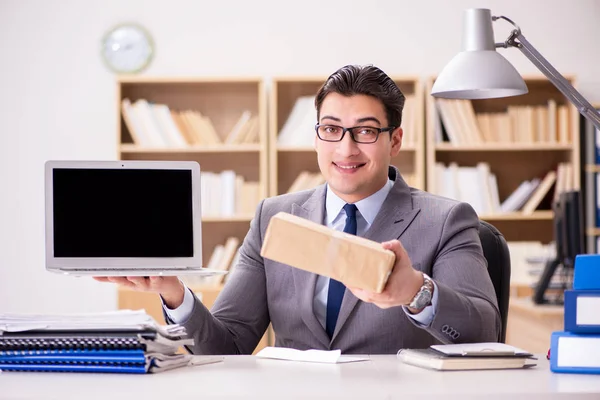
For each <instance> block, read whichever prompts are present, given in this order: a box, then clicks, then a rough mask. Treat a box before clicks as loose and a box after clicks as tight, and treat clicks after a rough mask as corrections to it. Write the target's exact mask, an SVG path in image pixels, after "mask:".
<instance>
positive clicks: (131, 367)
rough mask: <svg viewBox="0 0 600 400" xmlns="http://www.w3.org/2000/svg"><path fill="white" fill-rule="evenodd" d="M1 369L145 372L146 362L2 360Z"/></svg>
mask: <svg viewBox="0 0 600 400" xmlns="http://www.w3.org/2000/svg"><path fill="white" fill-rule="evenodd" d="M0 371H15V372H17V371H23V372H105V373H121V374H145V373H146V372H147V371H146V366H145V365H144V364H123V365H121V364H67V363H65V364H7V363H4V362H2V361H0Z"/></svg>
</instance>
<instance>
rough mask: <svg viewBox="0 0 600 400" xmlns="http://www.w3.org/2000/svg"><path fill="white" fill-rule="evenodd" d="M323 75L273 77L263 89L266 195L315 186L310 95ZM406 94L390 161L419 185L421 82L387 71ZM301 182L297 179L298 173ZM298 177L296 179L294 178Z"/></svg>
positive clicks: (422, 155) (421, 177)
mask: <svg viewBox="0 0 600 400" xmlns="http://www.w3.org/2000/svg"><path fill="white" fill-rule="evenodd" d="M326 79H327V77H326V76H299V77H275V78H273V81H272V86H271V90H270V94H269V173H270V176H269V194H270V195H271V196H275V195H279V194H283V193H287V192H288V191H289V190H290V189H291V190H301V189H306V188H309V187H314V186H317V185H318V184H320V183H322V182H323V180H322V178H321V176H320V172H319V166H318V164H317V155H316V152H315V149H314V147H313V138H314V136H315V131H314V125H315V124H316V122H317V117H316V111H315V109H314V96H315V95H316V94H317V91H318V90H319V88H320V87H321V85H322V84H323V83H324V82H325V80H326ZM392 79H394V81H395V82H396V84H397V85H398V86H399V87H400V89H401V90H402V92H403V93H404V94H405V96H407V98H410V100H409V101H408V102H407V105H406V106H405V112H404V113H403V122H402V125H403V128H404V129H405V132H404V140H403V145H402V149H401V150H400V154H399V155H398V156H397V157H395V158H394V159H393V160H392V162H393V164H394V165H396V166H397V167H398V168H399V170H400V172H401V173H402V175H403V177H404V178H405V179H406V180H407V182H408V183H409V184H410V185H412V186H415V187H417V188H420V189H424V188H425V147H424V144H425V140H424V136H425V129H424V125H423V120H424V101H423V90H422V84H421V83H422V82H421V81H420V80H419V79H418V78H415V77H398V76H392ZM303 172H304V173H305V175H306V173H309V174H310V178H309V177H308V175H306V176H304V177H305V178H306V179H305V180H304V184H302V183H299V182H300V181H301V180H302V179H301V178H302V176H301V174H302V173H303ZM299 178H300V179H299Z"/></svg>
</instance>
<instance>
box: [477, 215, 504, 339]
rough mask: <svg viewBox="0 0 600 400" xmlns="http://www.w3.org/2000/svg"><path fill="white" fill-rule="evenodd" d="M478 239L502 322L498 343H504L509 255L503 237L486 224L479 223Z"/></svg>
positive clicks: (483, 222)
mask: <svg viewBox="0 0 600 400" xmlns="http://www.w3.org/2000/svg"><path fill="white" fill-rule="evenodd" d="M479 238H480V240H481V246H482V248H483V255H484V256H485V258H486V260H487V263H488V273H489V274H490V278H491V280H492V284H493V285H494V290H495V291H496V299H497V300H498V308H499V310H500V319H501V321H502V330H501V332H500V342H502V343H504V342H505V341H506V320H507V317H508V300H509V297H510V253H509V250H508V245H507V244H506V239H504V236H503V235H502V234H501V233H500V231H498V229H496V228H495V227H494V226H493V225H491V224H490V223H488V222H485V221H479Z"/></svg>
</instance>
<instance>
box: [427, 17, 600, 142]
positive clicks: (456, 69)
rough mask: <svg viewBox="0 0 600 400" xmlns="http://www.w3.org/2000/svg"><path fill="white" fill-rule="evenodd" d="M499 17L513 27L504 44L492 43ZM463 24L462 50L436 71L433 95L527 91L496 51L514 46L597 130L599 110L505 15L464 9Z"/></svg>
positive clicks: (450, 96) (462, 96)
mask: <svg viewBox="0 0 600 400" xmlns="http://www.w3.org/2000/svg"><path fill="white" fill-rule="evenodd" d="M499 19H503V20H505V21H508V22H509V23H510V24H512V25H513V26H514V28H515V29H513V31H512V32H511V34H510V36H509V37H508V39H506V41H505V42H504V43H494V31H493V29H492V22H494V21H497V20H499ZM463 24H464V25H463V38H462V40H463V42H462V52H460V53H458V54H457V55H456V56H455V57H454V58H453V59H452V60H451V61H450V62H449V63H448V64H447V65H446V66H445V67H444V69H443V70H442V72H441V73H440V74H439V76H438V77H437V79H436V80H435V83H434V85H433V88H432V90H431V95H432V96H434V97H442V98H448V99H470V100H472V99H491V98H498V97H509V96H518V95H521V94H525V93H527V92H528V90H527V85H526V84H525V81H524V80H523V78H522V77H521V75H519V73H518V72H517V70H516V69H515V68H514V67H513V66H512V65H511V64H510V63H509V62H508V60H507V59H506V58H504V57H503V56H502V55H501V54H499V53H498V52H496V48H497V47H503V48H509V47H516V48H518V49H519V50H521V52H522V53H523V54H525V56H526V57H527V58H528V59H529V60H530V61H531V62H532V63H533V64H534V65H535V66H536V67H537V68H538V69H539V70H540V71H542V73H543V74H544V75H546V77H547V78H548V79H549V80H550V82H552V84H553V85H554V86H556V87H557V88H558V90H560V91H561V93H562V94H563V95H565V97H566V98H567V99H569V101H570V102H571V103H572V104H574V105H575V107H577V110H579V112H580V113H581V114H582V115H583V116H584V117H585V118H587V119H588V120H589V121H591V122H592V123H593V124H594V126H595V127H596V129H598V130H600V113H599V112H598V111H597V110H596V109H595V108H594V107H592V105H591V104H590V103H589V102H588V101H587V100H586V99H585V98H584V97H583V96H582V95H581V94H580V93H579V92H578V91H577V90H576V89H575V88H574V87H573V86H572V85H571V84H570V83H569V81H567V80H566V79H565V77H564V76H562V75H561V74H560V73H559V72H558V71H557V70H556V69H555V68H554V67H553V66H552V65H551V64H550V63H549V62H548V60H546V59H545V58H544V57H543V56H542V55H541V54H540V53H539V52H538V51H537V50H536V49H535V48H534V47H533V46H532V45H531V44H530V43H529V42H528V41H527V39H525V37H524V36H523V34H522V33H521V28H519V26H518V25H517V24H515V23H514V22H513V21H511V20H510V19H509V18H507V17H504V16H499V17H495V16H492V15H491V12H490V10H489V9H485V8H471V9H468V10H465V12H464V20H463Z"/></svg>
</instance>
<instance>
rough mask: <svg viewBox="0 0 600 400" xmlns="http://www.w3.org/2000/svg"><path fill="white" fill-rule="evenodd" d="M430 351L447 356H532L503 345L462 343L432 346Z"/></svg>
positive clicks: (516, 348) (521, 350)
mask: <svg viewBox="0 0 600 400" xmlns="http://www.w3.org/2000/svg"><path fill="white" fill-rule="evenodd" d="M431 348H432V349H434V350H436V351H439V352H440V353H444V354H445V355H447V356H471V357H475V356H486V357H491V356H505V357H506V356H516V357H527V356H531V355H532V354H531V353H529V352H527V351H525V350H523V349H519V348H518V347H514V346H510V345H508V344H504V343H495V342H489V343H462V344H441V345H432V346H431Z"/></svg>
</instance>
